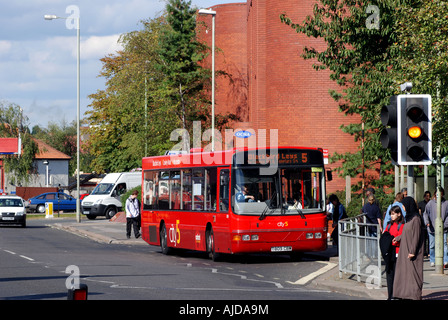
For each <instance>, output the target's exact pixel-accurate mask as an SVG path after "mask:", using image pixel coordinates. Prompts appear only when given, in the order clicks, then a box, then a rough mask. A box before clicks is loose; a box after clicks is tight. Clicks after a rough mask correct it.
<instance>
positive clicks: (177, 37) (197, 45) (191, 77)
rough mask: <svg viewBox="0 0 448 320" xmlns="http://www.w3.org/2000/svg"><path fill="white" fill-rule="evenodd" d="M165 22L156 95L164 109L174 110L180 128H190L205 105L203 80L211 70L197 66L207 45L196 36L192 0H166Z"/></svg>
mask: <svg viewBox="0 0 448 320" xmlns="http://www.w3.org/2000/svg"><path fill="white" fill-rule="evenodd" d="M166 11H167V18H166V20H167V25H168V27H167V28H165V29H164V30H163V33H162V34H161V37H160V40H159V56H160V60H159V61H158V62H157V68H158V69H159V70H160V71H161V72H162V74H163V75H164V78H163V81H162V85H161V86H160V87H159V90H158V95H159V97H160V98H162V99H163V100H164V105H165V108H167V110H169V111H170V112H174V114H176V116H177V117H178V119H179V122H180V125H181V126H182V129H187V130H188V129H190V128H191V126H192V120H195V119H198V117H199V115H200V114H209V113H208V112H203V110H201V106H202V107H204V106H205V104H204V103H205V102H206V98H204V90H203V89H204V84H205V83H206V82H207V81H208V79H210V70H207V69H204V68H202V67H201V66H200V62H201V61H202V60H203V59H204V58H205V56H206V49H207V47H206V46H205V45H204V44H203V43H201V42H199V41H198V39H197V36H196V9H195V8H192V7H191V1H185V0H168V2H167V5H166Z"/></svg>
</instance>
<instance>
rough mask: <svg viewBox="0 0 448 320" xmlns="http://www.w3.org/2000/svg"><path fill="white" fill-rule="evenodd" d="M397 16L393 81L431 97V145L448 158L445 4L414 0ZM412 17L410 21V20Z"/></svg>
mask: <svg viewBox="0 0 448 320" xmlns="http://www.w3.org/2000/svg"><path fill="white" fill-rule="evenodd" d="M396 14H397V17H398V18H397V26H396V31H397V41H396V43H394V49H395V50H397V51H399V52H400V54H399V55H398V57H397V60H396V64H395V67H394V69H395V71H396V72H395V73H396V78H399V77H400V76H401V79H403V81H411V82H412V83H413V89H412V91H413V92H414V93H425V94H430V95H431V98H432V108H433V109H432V110H433V145H434V146H435V147H437V146H439V147H440V148H441V155H442V156H447V155H448V136H447V132H448V51H447V48H448V2H446V1H431V0H416V1H413V3H412V5H410V6H401V7H398V8H397V10H396ZM409 17H412V19H409Z"/></svg>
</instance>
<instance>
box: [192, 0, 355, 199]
mask: <svg viewBox="0 0 448 320" xmlns="http://www.w3.org/2000/svg"><path fill="white" fill-rule="evenodd" d="M313 5H314V1H313V0H301V1H297V0H282V1H278V0H248V1H247V3H237V4H224V5H217V6H214V7H213V9H214V10H215V11H216V12H217V15H216V46H217V48H219V49H220V51H219V52H218V53H217V56H216V69H217V70H224V71H226V72H228V73H229V75H230V78H224V77H220V78H219V79H217V88H216V107H215V112H216V113H226V112H233V113H236V114H237V115H238V116H240V118H241V120H242V121H243V123H237V124H235V125H234V128H241V127H242V128H252V129H254V130H255V131H256V132H257V130H258V129H267V130H269V129H278V133H279V141H278V142H279V145H299V146H310V147H321V148H325V149H328V150H329V154H330V156H331V155H332V154H333V153H334V152H336V151H337V152H339V153H344V152H347V151H351V152H354V151H356V149H357V144H355V143H354V141H353V138H352V137H351V136H349V135H347V134H345V133H343V132H342V131H341V130H340V129H339V127H340V125H341V124H348V123H350V122H354V121H358V119H357V118H356V117H346V116H345V115H344V114H342V113H340V112H339V111H338V105H337V103H336V102H334V101H333V100H332V99H331V97H330V95H329V93H328V91H329V89H330V88H336V85H335V84H334V83H333V82H332V81H330V80H329V72H328V71H319V72H318V71H315V70H314V69H313V68H312V64H313V61H310V60H307V61H305V60H304V59H303V58H301V57H300V54H301V53H302V50H303V48H304V46H317V47H318V48H323V46H324V43H323V42H321V41H320V40H316V39H310V38H307V37H306V36H303V35H299V34H297V33H296V32H295V30H293V29H292V28H291V27H289V26H286V25H284V24H282V23H281V22H280V18H279V16H280V14H281V13H283V12H285V13H286V14H287V15H288V16H289V17H291V18H292V19H293V20H294V22H301V21H303V20H304V19H305V17H306V16H307V15H309V14H312V8H313ZM201 19H204V21H205V22H206V23H207V24H208V25H209V26H211V17H205V18H201ZM210 28H211V27H210ZM204 36H205V39H206V40H207V41H208V42H209V44H210V45H211V32H209V33H208V34H205V35H204ZM268 140H269V134H268ZM268 143H269V142H268ZM338 165H339V164H337V163H336V164H331V165H329V166H328V167H329V168H335V167H336V166H338ZM333 176H334V180H333V181H332V182H329V183H328V184H327V189H328V190H327V191H328V192H329V193H330V192H333V191H335V190H341V189H344V188H345V179H343V178H338V177H337V176H336V175H333Z"/></svg>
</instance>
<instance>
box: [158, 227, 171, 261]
mask: <svg viewBox="0 0 448 320" xmlns="http://www.w3.org/2000/svg"><path fill="white" fill-rule="evenodd" d="M160 248H161V249H162V253H163V254H165V255H168V254H170V253H171V251H172V250H171V248H170V247H168V233H167V232H166V228H165V224H164V223H163V224H162V226H161V227H160Z"/></svg>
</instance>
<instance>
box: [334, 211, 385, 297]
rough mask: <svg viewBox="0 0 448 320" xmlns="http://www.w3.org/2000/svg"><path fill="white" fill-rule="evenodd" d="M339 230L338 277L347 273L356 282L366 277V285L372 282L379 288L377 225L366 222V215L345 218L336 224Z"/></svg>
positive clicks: (378, 229)
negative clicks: (353, 276) (353, 277)
mask: <svg viewBox="0 0 448 320" xmlns="http://www.w3.org/2000/svg"><path fill="white" fill-rule="evenodd" d="M338 228H339V235H338V236H339V238H338V239H339V255H338V256H339V277H340V278H342V274H343V273H344V272H345V273H349V274H354V275H356V279H357V281H358V282H361V281H362V278H363V277H366V280H365V282H366V285H367V284H369V285H370V284H371V283H372V281H373V283H374V284H375V285H376V287H377V288H381V262H382V260H381V252H380V247H379V237H380V235H381V231H380V226H379V224H370V223H367V222H366V215H365V214H361V215H359V216H356V217H352V218H346V219H343V220H340V221H339V222H338Z"/></svg>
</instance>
